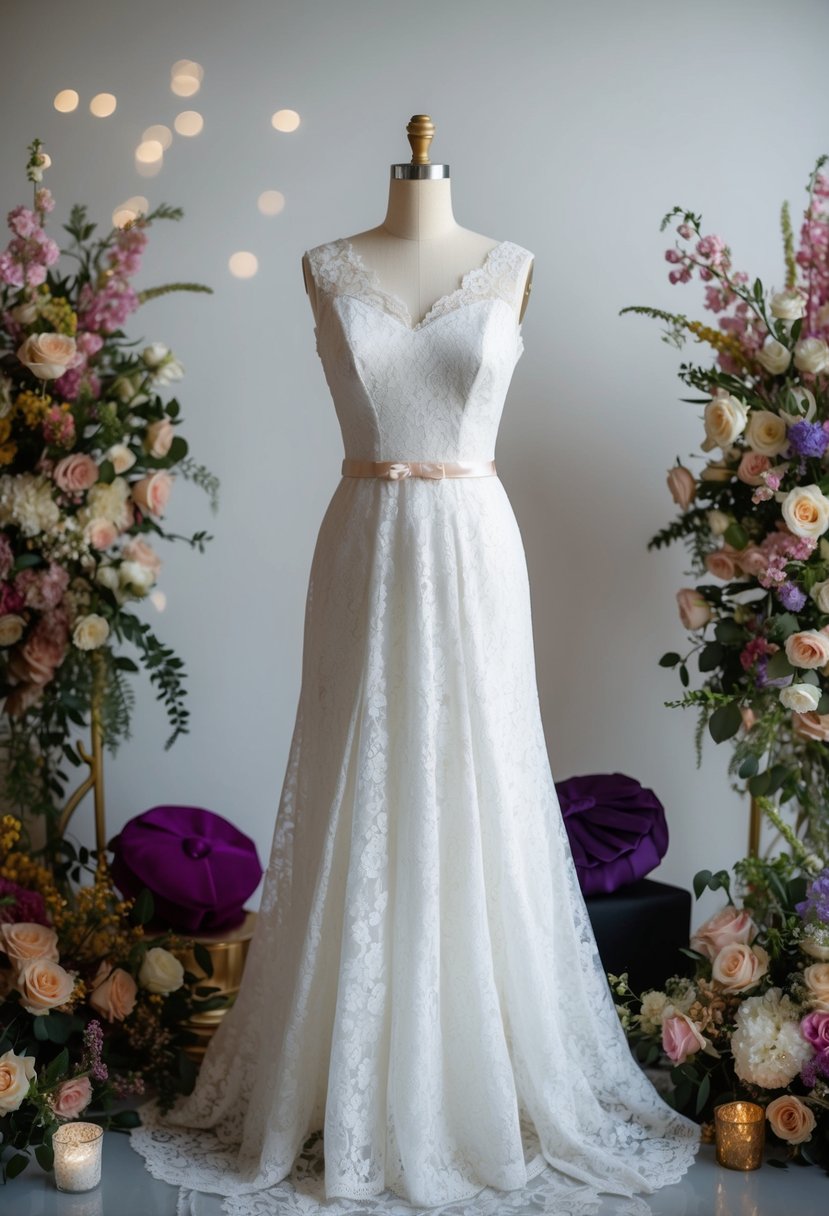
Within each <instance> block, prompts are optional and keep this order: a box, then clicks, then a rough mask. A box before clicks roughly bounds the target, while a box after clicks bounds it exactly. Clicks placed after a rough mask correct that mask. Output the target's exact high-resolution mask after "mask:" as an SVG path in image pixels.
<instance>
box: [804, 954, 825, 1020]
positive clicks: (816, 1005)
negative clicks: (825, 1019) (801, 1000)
mask: <svg viewBox="0 0 829 1216" xmlns="http://www.w3.org/2000/svg"><path fill="white" fill-rule="evenodd" d="M803 978H804V980H805V981H806V987H807V988H808V989H809V993H810V995H811V998H812V1001H811V1005H812V1008H813V1009H821V1010H822V1011H823V1012H824V1013H829V963H812V965H811V967H807V968H806V969H805V971H804V972H803Z"/></svg>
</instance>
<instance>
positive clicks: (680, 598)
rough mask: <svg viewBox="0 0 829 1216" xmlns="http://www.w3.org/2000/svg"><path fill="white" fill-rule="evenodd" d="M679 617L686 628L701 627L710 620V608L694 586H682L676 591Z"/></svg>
mask: <svg viewBox="0 0 829 1216" xmlns="http://www.w3.org/2000/svg"><path fill="white" fill-rule="evenodd" d="M676 602H677V604H678V605H679V617H680V620H681V621H682V624H683V625H684V626H685V628H686V629H701V628H702V627H703V625H705V624H706V623H707V622H708V621H710V620H711V609H710V608H709V606H708V602H707V600H705V599H704V598H703V597H702V596H701V595H700V593H699V592H698V591H697V589H696V587H683V588H682V590H681V591H677V593H676Z"/></svg>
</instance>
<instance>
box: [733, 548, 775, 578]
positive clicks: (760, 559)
mask: <svg viewBox="0 0 829 1216" xmlns="http://www.w3.org/2000/svg"><path fill="white" fill-rule="evenodd" d="M734 560H735V562H736V563H737V566H738V568H739V569H740V570H741V571H742V573H743V574H748V575H750V576H751V578H759V577H760V575H761V574H765V573H766V568H767V566H768V564H769V559H768V557H767V556H766V554H765V553H764V552H763V550H762V549H761V548H760V546H759V545H746V547H745V549H738V550H737V553H736V556H735V558H734Z"/></svg>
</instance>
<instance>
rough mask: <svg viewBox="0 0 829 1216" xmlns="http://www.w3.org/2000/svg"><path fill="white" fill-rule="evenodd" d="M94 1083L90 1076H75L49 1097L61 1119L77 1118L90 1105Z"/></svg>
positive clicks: (53, 1108)
mask: <svg viewBox="0 0 829 1216" xmlns="http://www.w3.org/2000/svg"><path fill="white" fill-rule="evenodd" d="M91 1097H92V1084H91V1082H90V1080H89V1077H74V1078H73V1079H72V1080H69V1081H64V1082H62V1084H60V1085H59V1086H58V1087H57V1089H56V1090H55V1092H54V1093H53V1094H52V1096H51V1097H50V1099H49V1105H50V1106H51V1108H52V1110H53V1111H54V1112H55V1114H56V1115H57V1116H58V1118H59V1119H77V1117H78V1115H79V1114H80V1113H81V1111H82V1110H83V1109H84V1108H85V1107H87V1106H88V1105H89V1100H90V1098H91Z"/></svg>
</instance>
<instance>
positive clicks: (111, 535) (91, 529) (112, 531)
mask: <svg viewBox="0 0 829 1216" xmlns="http://www.w3.org/2000/svg"><path fill="white" fill-rule="evenodd" d="M83 535H84V540H86V541H87V542H88V544H90V545H91V546H92V548H93V549H108V548H109V547H110V545H113V544H115V541H116V540H117V539H118V537H119V536H120V532H119V531H118V529H117V527H116V526H115V524H114V523H113V522H112V520H110V519H100V518H98V519H90V521H89V523H88V524H87V525H86V527H85V528H84V530H83Z"/></svg>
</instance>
